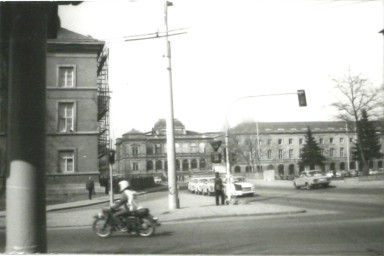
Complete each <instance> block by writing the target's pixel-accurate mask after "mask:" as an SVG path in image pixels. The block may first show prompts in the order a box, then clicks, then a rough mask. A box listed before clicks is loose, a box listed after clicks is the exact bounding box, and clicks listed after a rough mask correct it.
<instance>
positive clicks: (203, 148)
mask: <svg viewBox="0 0 384 256" xmlns="http://www.w3.org/2000/svg"><path fill="white" fill-rule="evenodd" d="M199 148H200V153H205V143H200V145H199Z"/></svg>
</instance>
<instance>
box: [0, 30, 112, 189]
mask: <svg viewBox="0 0 384 256" xmlns="http://www.w3.org/2000/svg"><path fill="white" fill-rule="evenodd" d="M103 47H104V42H102V41H99V40H96V39H93V38H91V37H88V36H83V35H80V34H77V33H75V32H72V31H69V30H67V29H64V28H60V29H59V30H58V33H57V38H52V39H47V53H46V119H45V120H46V165H45V167H46V168H45V170H46V177H47V184H48V186H49V185H58V184H61V185H65V184H82V185H83V184H84V182H85V181H86V179H87V178H88V176H94V178H95V180H97V179H98V177H99V156H100V146H99V144H100V137H101V136H100V134H101V133H100V130H101V129H100V126H101V123H100V121H103V120H104V119H103V118H104V117H105V116H107V115H108V111H109V109H108V108H107V109H103V110H101V108H100V106H99V105H100V104H99V103H100V101H101V100H102V98H103V96H105V97H107V98H108V99H109V96H108V95H104V94H103V92H105V91H108V88H107V89H106V90H105V88H102V86H104V87H105V84H103V85H101V83H100V82H99V80H100V79H99V76H100V74H101V73H102V72H101V70H105V67H102V66H100V64H99V67H98V62H100V61H99V60H100V56H101V55H102V54H101V53H102V51H103ZM104 63H105V62H103V64H104ZM1 86H2V87H1V92H5V91H7V88H8V85H7V83H2V84H1ZM1 95H2V96H0V99H1V100H0V105H1V107H0V115H1V117H0V142H1V143H0V145H1V146H0V163H2V164H1V168H2V171H3V173H4V170H5V168H6V164H5V161H6V127H7V125H6V115H7V111H6V109H7V98H6V96H5V95H4V94H3V93H2V94H1ZM101 111H103V112H101ZM108 128H109V127H108ZM107 134H108V133H107ZM106 146H108V145H106Z"/></svg>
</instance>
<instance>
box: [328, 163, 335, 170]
mask: <svg viewBox="0 0 384 256" xmlns="http://www.w3.org/2000/svg"><path fill="white" fill-rule="evenodd" d="M329 169H330V170H331V171H335V170H336V165H335V163H331V164H330V166H329Z"/></svg>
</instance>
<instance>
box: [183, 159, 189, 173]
mask: <svg viewBox="0 0 384 256" xmlns="http://www.w3.org/2000/svg"><path fill="white" fill-rule="evenodd" d="M188 170H189V163H188V160H187V159H184V160H183V171H188Z"/></svg>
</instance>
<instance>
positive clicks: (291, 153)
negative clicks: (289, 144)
mask: <svg viewBox="0 0 384 256" xmlns="http://www.w3.org/2000/svg"><path fill="white" fill-rule="evenodd" d="M289 158H290V159H293V158H294V157H293V149H290V150H289Z"/></svg>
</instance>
